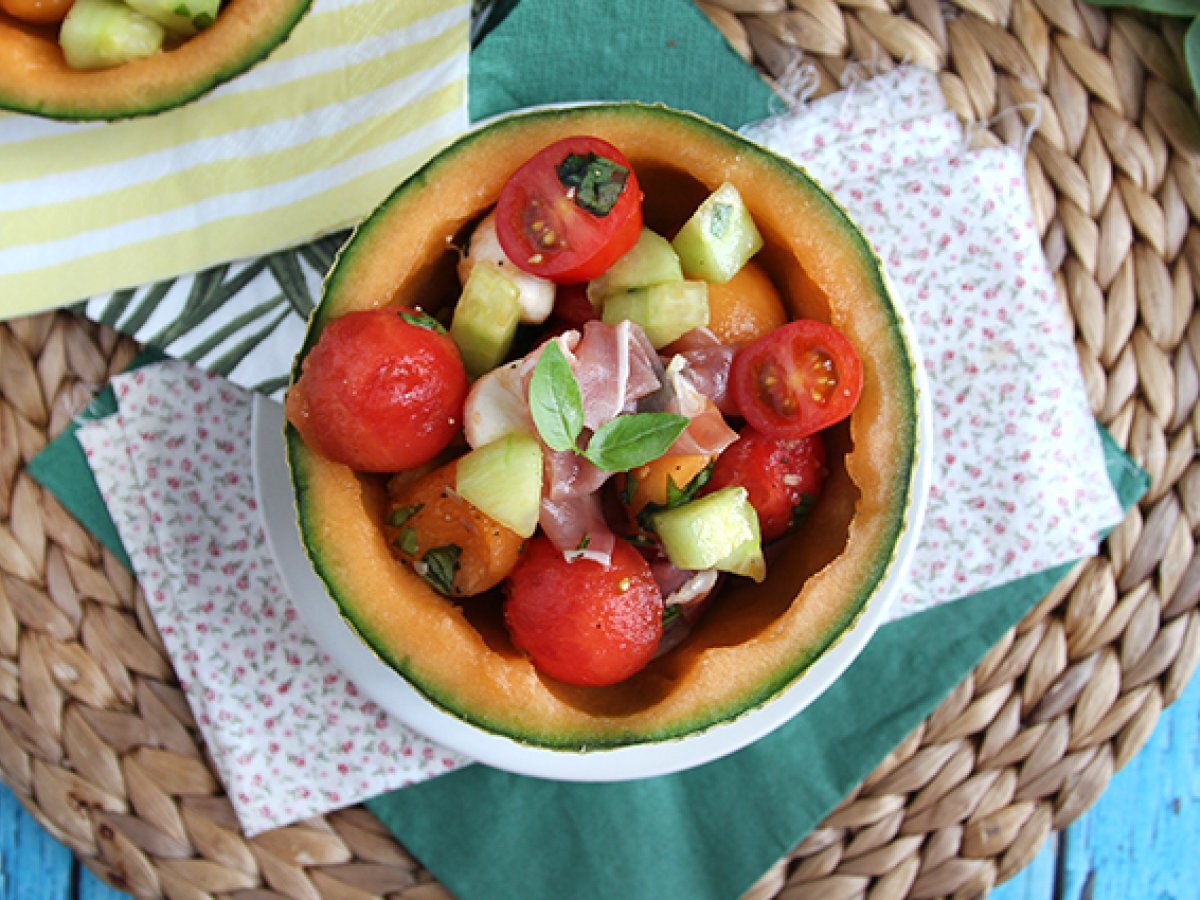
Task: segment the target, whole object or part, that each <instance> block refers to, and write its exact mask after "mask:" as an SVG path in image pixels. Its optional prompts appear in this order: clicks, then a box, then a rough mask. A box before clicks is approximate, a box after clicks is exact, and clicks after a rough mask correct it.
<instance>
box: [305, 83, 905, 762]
mask: <svg viewBox="0 0 1200 900" xmlns="http://www.w3.org/2000/svg"><path fill="white" fill-rule="evenodd" d="M573 134H593V135H597V136H599V137H601V138H603V139H605V140H607V141H609V142H611V143H612V144H614V145H615V146H617V147H618V148H620V149H621V151H622V152H623V153H624V154H625V155H626V156H627V157H628V158H629V160H630V162H631V163H632V165H633V167H634V169H635V170H636V171H637V173H638V178H639V180H640V181H641V184H642V187H643V190H644V191H645V194H646V199H645V215H646V220H647V224H648V225H649V226H650V227H652V228H654V229H655V230H657V231H659V232H660V233H664V234H668V235H669V234H671V233H673V231H674V229H676V228H678V227H679V225H681V224H682V222H683V221H684V220H685V219H686V218H687V216H688V215H689V214H690V212H691V211H692V210H693V209H694V208H695V207H696V205H697V204H698V203H699V202H700V200H702V199H703V198H704V197H705V196H706V195H707V194H708V193H709V192H710V191H711V190H712V189H714V188H716V187H717V186H718V185H720V184H721V183H722V182H724V181H730V182H733V183H734V184H735V185H736V186H737V188H738V190H739V191H740V192H741V194H742V197H743V198H744V199H745V201H746V203H747V205H748V206H749V208H750V211H751V213H752V215H753V217H754V221H755V222H756V224H757V225H758V227H759V229H760V231H761V232H762V234H763V236H764V238H765V240H766V247H765V248H764V249H763V250H762V251H761V252H760V254H759V255H758V257H756V261H757V262H758V263H759V264H760V265H761V266H763V268H764V269H766V271H767V272H768V273H769V274H770V276H771V278H772V279H773V280H774V282H775V284H776V286H777V287H779V289H780V291H781V292H782V294H783V296H784V297H785V298H786V302H787V304H788V306H789V312H790V314H791V315H792V316H793V317H806V318H817V319H821V320H824V321H827V322H831V323H832V324H834V325H836V326H837V327H839V328H840V329H842V331H843V332H844V333H845V334H846V335H847V336H848V337H849V339H850V340H851V342H852V343H853V344H854V345H855V347H856V348H857V349H858V351H859V354H860V355H861V357H862V359H863V364H864V365H863V368H864V374H865V384H864V388H863V394H862V399H861V401H860V402H859V404H858V407H857V408H856V410H855V412H854V414H853V416H852V418H851V420H850V422H849V424H845V423H844V424H843V425H841V426H838V427H835V428H834V429H832V430H831V431H830V432H829V433H828V442H827V443H828V447H829V451H830V452H829V457H830V460H831V473H830V477H829V480H828V482H827V485H826V488H825V491H824V493H823V495H822V497H821V499H820V501H819V502H818V503H817V504H816V506H815V507H814V508H813V510H812V512H811V513H810V514H809V517H808V519H807V520H806V522H805V524H804V525H803V526H802V528H801V529H800V531H799V532H798V533H796V534H795V535H793V536H791V537H790V538H788V539H786V540H785V541H784V542H783V543H782V544H780V545H777V546H775V547H773V548H770V549H771V551H772V552H769V554H768V558H769V573H768V577H767V580H766V581H765V582H764V583H763V584H761V585H755V584H753V583H751V582H749V581H745V580H741V579H734V580H731V581H730V582H728V583H727V585H726V586H725V587H724V589H723V591H722V594H721V596H720V597H719V599H718V601H717V602H716V603H715V605H714V607H713V608H712V609H711V611H710V612H708V613H707V614H706V615H705V616H704V617H703V618H702V620H701V622H700V624H699V625H698V627H697V629H696V630H695V631H694V632H693V634H692V635H691V636H690V637H689V638H688V640H687V641H686V642H685V643H684V644H683V645H682V646H680V647H678V648H676V649H674V650H672V651H670V652H668V653H666V654H664V655H662V656H660V657H659V658H658V659H656V660H655V661H653V662H652V663H651V664H650V665H649V666H648V667H647V668H646V669H645V670H643V671H642V672H641V673H639V674H638V675H636V676H634V677H633V678H632V679H630V680H628V681H626V682H623V683H621V684H619V685H616V686H612V687H606V688H576V687H570V686H567V685H563V684H560V683H558V682H555V681H552V680H550V679H548V678H544V677H542V676H541V675H539V674H538V672H537V671H536V670H535V669H534V668H533V666H532V665H531V664H530V663H529V661H528V660H527V659H526V658H525V657H523V656H522V655H521V654H520V653H518V652H517V651H515V650H514V649H513V648H512V646H511V644H510V643H509V641H508V639H507V637H506V635H505V634H504V630H503V627H502V624H501V622H500V620H499V616H498V614H497V612H496V609H497V607H498V603H497V602H496V600H495V598H490V597H483V598H478V599H476V600H469V601H466V602H465V603H464V604H463V605H462V606H461V607H460V606H458V605H456V604H454V603H451V602H450V601H448V600H446V599H445V598H443V597H441V596H439V595H438V594H436V593H435V592H433V591H432V590H430V589H429V587H428V586H427V585H426V584H425V582H424V581H422V580H421V579H420V578H418V577H416V576H415V575H413V574H412V573H411V572H409V571H408V570H407V569H406V568H405V567H403V566H402V565H400V564H398V563H396V562H394V561H393V559H392V557H391V555H390V554H389V552H388V549H387V546H386V545H385V543H384V540H383V537H382V529H381V528H380V527H379V523H380V517H381V515H382V511H383V508H384V503H383V494H384V490H383V486H382V484H380V483H379V482H378V481H372V480H370V479H368V478H365V477H361V476H358V475H356V474H355V473H354V472H352V471H350V470H349V469H347V468H346V467H344V466H341V465H338V464H336V463H332V462H329V461H328V460H325V459H322V458H320V457H318V456H317V455H315V454H314V453H312V452H310V451H309V450H308V449H307V448H306V447H305V446H304V444H303V443H302V442H301V441H300V439H299V436H298V434H297V433H296V432H295V431H294V430H292V429H289V431H288V450H289V458H290V464H291V467H292V476H293V483H294V486H295V490H296V497H297V505H298V510H299V520H300V528H301V532H302V536H303V539H304V541H305V544H306V546H307V549H308V551H309V554H310V557H311V559H312V562H313V564H314V567H315V568H316V570H317V572H318V574H319V575H320V576H321V578H322V579H323V580H324V581H325V584H326V585H327V587H328V590H329V593H330V595H331V596H332V597H333V598H334V600H335V601H336V602H337V603H338V605H339V606H340V608H341V611H342V614H343V615H344V617H345V618H346V619H347V620H348V621H349V622H350V623H351V624H352V625H353V627H354V628H355V629H356V630H357V631H358V633H359V634H360V635H361V636H362V638H363V640H365V641H366V642H367V643H368V644H369V645H370V646H371V647H372V648H373V649H374V650H375V652H376V653H377V654H378V655H379V656H380V657H381V658H382V659H383V660H385V661H386V662H387V663H388V664H390V665H391V666H392V667H394V668H395V669H396V670H397V671H398V672H400V673H401V674H402V675H403V676H404V677H405V678H406V679H408V680H409V681H410V682H411V683H412V684H413V685H415V686H416V687H417V688H418V689H419V690H420V691H421V692H423V693H424V694H425V695H426V696H427V697H429V698H430V699H431V700H432V701H433V702H434V703H436V704H439V705H440V706H442V707H444V708H445V709H446V710H448V711H450V712H451V713H453V714H455V715H457V716H459V717H461V718H462V719H465V720H467V721H469V722H472V723H475V724H477V725H479V726H480V727H482V728H485V729H487V730H490V731H494V732H498V733H501V734H505V735H509V736H511V737H513V738H516V739H518V740H520V741H523V742H527V743H531V744H536V745H542V746H550V747H557V748H573V749H586V748H597V747H611V746H619V745H626V744H636V743H644V742H650V741H658V740H664V739H668V738H673V737H678V736H681V735H686V734H689V733H691V732H694V731H697V730H701V729H704V728H706V727H708V726H711V725H714V724H716V723H719V722H722V721H725V720H727V719H730V718H733V717H736V716H737V715H739V714H741V713H743V712H745V711H747V710H750V709H752V708H754V707H757V706H759V705H760V704H762V703H764V702H765V701H768V700H769V699H770V698H772V697H774V696H776V695H777V694H779V693H780V692H781V691H782V690H783V689H785V688H786V687H787V686H788V685H790V684H792V683H793V682H794V681H795V680H796V679H798V678H800V677H802V676H803V673H804V671H805V670H806V668H807V667H808V666H809V665H811V663H812V662H813V661H814V660H815V659H816V658H817V657H818V656H820V654H821V653H823V652H824V651H825V650H826V649H827V648H829V647H830V646H831V645H832V644H833V643H834V642H836V641H837V640H838V638H839V636H840V635H842V634H843V633H844V631H845V630H846V629H847V628H848V627H849V626H850V625H851V624H852V623H853V622H854V621H855V619H856V618H857V617H858V616H859V615H860V614H861V613H862V611H863V610H864V608H865V606H866V604H867V603H868V602H870V600H871V599H872V597H873V596H875V595H876V592H877V590H878V588H879V587H880V584H881V582H882V580H883V578H884V576H885V574H886V573H887V571H888V570H889V567H890V565H891V564H892V562H893V560H894V558H895V552H896V545H897V540H898V538H899V536H900V534H901V531H902V529H903V527H904V525H905V521H906V515H907V512H908V509H909V506H910V502H911V500H912V490H913V473H914V459H915V452H916V442H917V413H916V402H917V401H916V389H915V386H914V372H913V361H912V358H911V356H910V354H909V350H908V347H907V345H906V343H905V339H904V336H903V333H902V329H901V327H900V324H899V322H898V318H897V313H896V310H895V307H894V306H893V302H892V300H891V298H890V296H889V294H888V291H887V288H886V285H885V281H884V279H883V277H882V274H881V271H880V265H879V261H878V259H877V258H876V256H875V254H874V252H873V251H872V250H871V248H870V247H869V245H868V244H867V243H866V241H865V240H864V238H863V237H862V235H861V234H860V233H859V231H858V230H857V229H856V228H855V227H854V226H853V225H852V224H851V223H850V221H849V220H848V219H847V218H846V216H845V214H844V213H843V211H842V210H841V208H840V207H838V206H837V205H836V204H835V203H834V202H833V201H831V200H830V198H829V197H828V196H827V195H826V194H825V193H824V192H823V191H822V190H821V189H820V188H819V187H818V186H816V185H815V184H814V183H813V182H812V181H811V180H810V179H809V178H808V177H807V176H806V175H805V174H804V173H803V172H802V171H801V170H800V169H798V168H796V167H795V166H793V165H792V164H790V163H789V162H787V161H785V160H784V159H782V158H780V157H778V156H775V155H773V154H770V153H768V152H766V151H764V150H762V149H760V148H758V147H756V146H754V145H751V144H749V143H747V142H746V141H744V140H742V139H741V138H739V137H738V136H737V135H735V134H734V133H732V132H730V131H727V130H725V129H723V128H720V127H718V126H715V125H713V124H711V123H709V122H707V121H706V120H703V119H701V118H698V117H695V116H692V115H688V114H683V113H679V112H675V111H671V110H667V109H665V108H662V107H657V106H645V105H639V104H613V105H599V106H589V107H580V108H568V109H553V110H546V111H537V112H533V113H526V114H522V115H519V116H517V117H513V118H508V119H503V120H500V121H498V122H496V123H493V124H491V125H490V126H488V127H485V128H484V129H482V130H480V131H477V132H474V133H472V134H470V135H468V136H466V137H465V138H463V139H462V140H460V141H459V142H457V143H456V144H454V145H452V146H451V147H450V148H449V149H447V150H446V151H445V152H443V153H442V154H440V155H439V156H438V157H436V158H435V159H434V160H433V161H431V162H430V163H429V164H428V165H426V166H425V167H424V168H423V169H421V170H420V171H419V172H417V173H416V174H415V175H414V176H412V177H411V178H410V179H409V180H407V181H406V182H405V183H404V184H402V185H401V186H400V187H399V188H398V189H397V190H396V191H395V192H394V193H393V194H392V195H391V196H390V197H389V198H388V199H387V200H386V202H384V203H383V204H382V205H381V206H380V207H379V208H378V210H377V211H376V212H375V213H374V214H373V215H372V216H371V217H370V218H369V219H368V220H367V221H365V222H364V223H363V224H362V225H361V226H360V227H359V229H358V230H357V231H356V233H355V234H354V236H353V238H352V240H351V241H350V242H349V244H348V245H347V246H346V247H345V249H344V250H343V252H342V253H341V255H340V257H339V259H338V261H337V264H336V265H335V267H334V270H333V272H332V273H331V275H330V277H329V279H328V281H327V284H326V289H325V294H324V297H323V299H322V302H321V304H320V306H319V308H318V310H317V312H316V314H315V315H314V317H313V320H312V323H311V326H310V331H309V334H308V337H307V341H306V344H305V349H304V350H303V351H302V352H301V354H300V356H299V357H298V358H297V367H298V366H299V364H300V362H301V360H302V359H303V355H304V352H306V351H307V349H308V348H309V347H311V346H312V344H313V343H314V342H315V341H316V339H317V337H318V336H319V334H320V331H321V328H322V327H323V326H324V325H325V324H326V323H327V322H329V321H330V320H332V319H333V318H335V317H337V316H339V315H342V314H343V313H346V312H349V311H351V310H355V309H363V308H372V307H377V306H381V305H385V304H389V303H401V304H405V305H421V306H423V307H425V308H426V309H434V310H435V309H436V308H437V307H438V306H439V305H441V304H444V303H448V302H453V299H454V297H455V291H456V288H455V282H454V280H453V269H454V262H455V259H456V251H455V249H454V246H453V245H454V242H456V241H460V240H461V239H462V237H463V235H464V234H465V233H467V232H468V231H469V229H470V227H471V225H472V224H473V223H474V222H475V221H477V220H478V218H479V217H480V216H482V215H483V214H484V213H485V212H486V211H487V210H488V209H489V208H490V207H491V206H492V205H493V204H494V203H495V201H496V198H497V195H498V194H499V191H500V188H501V186H502V185H503V184H504V182H505V180H506V179H507V177H508V176H509V174H510V173H512V172H513V171H514V170H515V169H516V168H517V167H518V166H519V165H520V164H521V163H523V162H524V161H525V160H526V159H527V158H529V157H530V156H531V155H533V154H534V153H535V152H536V151H538V150H539V149H541V148H542V147H544V146H546V145H547V144H549V143H551V142H552V141H554V140H557V139H558V138H562V137H566V136H568V135H573ZM297 371H298V368H297Z"/></svg>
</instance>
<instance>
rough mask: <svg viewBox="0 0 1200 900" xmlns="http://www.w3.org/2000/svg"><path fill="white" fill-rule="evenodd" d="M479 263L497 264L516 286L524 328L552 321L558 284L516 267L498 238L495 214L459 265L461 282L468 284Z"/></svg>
mask: <svg viewBox="0 0 1200 900" xmlns="http://www.w3.org/2000/svg"><path fill="white" fill-rule="evenodd" d="M479 261H483V262H490V263H495V264H496V265H497V266H499V267H500V268H501V269H503V270H504V274H506V275H507V276H508V277H509V278H511V279H512V280H513V283H514V284H516V286H517V291H518V292H519V293H518V296H517V303H518V304H519V305H520V307H521V313H520V321H521V324H522V325H540V324H541V323H542V322H545V321H546V320H547V319H548V318H550V312H551V310H553V309H554V282H553V281H547V280H546V279H545V278H538V277H537V276H536V275H530V274H529V273H528V272H526V271H524V270H523V269H519V268H518V267H517V266H515V265H514V264H513V261H512V260H511V259H509V258H508V256H507V255H506V254H505V253H504V248H503V247H501V246H500V238H499V237H498V236H497V235H496V215H495V213H488V214H487V218H485V219H484V220H483V221H482V222H480V223H479V224H478V225H477V226H476V227H475V231H474V233H473V234H472V235H471V243H470V244H469V245H468V247H467V253H466V255H465V256H464V257H462V259H460V260H459V263H458V278H459V281H461V282H462V283H463V284H466V283H467V276H468V275H470V274H471V269H472V267H473V266H474V265H475V263H477V262H479Z"/></svg>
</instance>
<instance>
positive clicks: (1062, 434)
mask: <svg viewBox="0 0 1200 900" xmlns="http://www.w3.org/2000/svg"><path fill="white" fill-rule="evenodd" d="M881 122H884V123H885V124H881ZM813 123H817V125H819V127H813ZM750 133H751V136H752V137H754V138H756V139H758V140H761V141H763V142H764V143H765V144H767V145H768V146H770V147H771V148H772V149H774V150H776V151H778V152H781V153H783V154H785V155H788V156H790V157H791V158H793V159H794V160H796V161H797V162H798V163H800V164H801V165H803V166H804V167H805V168H806V169H807V170H808V172H809V174H811V175H812V176H813V177H814V178H816V179H817V180H818V181H819V182H820V183H821V184H822V185H823V186H824V187H825V188H826V190H828V191H829V192H830V193H831V194H832V196H833V197H834V198H835V199H837V200H838V201H839V202H840V203H841V204H842V206H843V207H844V208H845V209H846V211H847V212H848V214H849V215H850V217H851V218H852V219H853V220H854V221H855V222H856V223H857V224H858V225H859V226H860V227H861V228H862V230H863V232H864V233H865V234H866V236H867V238H868V239H869V240H870V241H871V243H872V244H873V245H874V247H875V248H876V251H877V252H878V254H879V256H880V258H881V259H882V260H883V262H884V267H885V269H886V270H887V272H888V273H889V275H890V277H891V280H892V283H893V285H894V287H895V293H896V295H897V297H898V299H899V300H900V301H901V302H902V304H903V305H904V307H905V308H906V309H907V311H908V314H909V318H910V319H911V321H912V323H913V325H914V331H915V333H916V335H917V342H918V343H919V345H920V348H921V351H922V354H923V356H924V360H925V369H926V374H927V376H928V380H929V385H930V393H931V399H932V404H933V416H932V418H933V423H934V441H933V444H934V445H933V448H932V452H933V460H932V461H933V473H932V478H931V483H932V490H931V494H930V499H929V507H928V512H927V517H926V521H925V527H924V528H923V530H922V532H921V540H920V542H919V544H918V547H917V550H916V554H915V557H914V561H913V565H912V568H911V569H910V571H909V578H908V586H907V590H906V591H905V592H904V594H903V596H902V597H901V598H900V600H899V601H898V602H897V603H896V605H895V606H894V607H893V608H892V618H899V617H902V616H906V615H910V614H912V613H914V612H918V611H920V610H922V609H928V608H929V607H931V606H933V605H935V604H938V603H944V602H946V601H948V600H954V599H956V598H960V597H963V596H966V595H968V594H973V593H976V592H978V591H982V590H985V589H987V588H990V587H995V586H997V585H1000V584H1004V583H1006V582H1009V581H1012V580H1014V579H1016V578H1019V577H1021V576H1024V575H1029V574H1032V573H1034V572H1040V571H1043V570H1045V569H1048V568H1051V567H1053V566H1056V565H1060V564H1062V563H1066V562H1070V561H1072V560H1075V559H1078V558H1080V557H1082V556H1086V555H1090V554H1092V553H1094V552H1095V550H1096V546H1097V542H1098V540H1099V535H1100V533H1101V532H1102V531H1103V530H1104V529H1107V528H1111V527H1112V526H1114V525H1116V524H1117V523H1118V522H1119V521H1120V520H1121V517H1122V513H1121V507H1120V503H1119V501H1118V499H1117V496H1116V493H1115V491H1114V490H1113V489H1112V485H1111V482H1110V481H1109V479H1108V477H1107V473H1106V470H1105V465H1104V454H1103V450H1102V448H1101V444H1100V439H1099V434H1098V432H1097V431H1096V424H1095V419H1094V417H1093V415H1092V413H1091V410H1090V409H1089V407H1088V402H1087V395H1086V393H1085V390H1084V385H1083V377H1082V375H1081V374H1080V371H1079V363H1078V358H1077V356H1076V353H1075V347H1074V344H1073V341H1072V334H1071V329H1070V323H1069V321H1068V319H1067V317H1066V315H1065V314H1064V312H1063V307H1062V304H1061V302H1060V301H1059V299H1058V294H1057V291H1056V290H1055V286H1054V281H1053V278H1052V276H1051V273H1050V272H1049V269H1048V267H1047V265H1046V260H1045V256H1044V254H1043V252H1042V247H1041V243H1040V240H1039V237H1038V232H1037V228H1036V227H1035V225H1034V222H1033V212H1032V210H1031V208H1030V206H1029V195H1028V192H1027V189H1026V185H1025V174H1024V166H1023V164H1022V160H1021V157H1020V155H1019V154H1018V153H1017V152H1016V151H1014V150H1012V149H1011V148H1008V147H1003V148H999V149H989V150H978V151H968V150H967V149H966V146H965V143H966V142H965V139H964V135H963V132H962V127H961V125H960V124H959V122H958V119H957V117H956V116H955V115H954V114H953V113H952V112H951V111H950V110H949V109H948V108H947V106H946V103H945V99H944V98H943V96H942V94H941V91H940V89H939V88H938V84H937V76H936V75H935V74H934V73H933V72H930V71H927V70H925V69H921V68H917V67H900V68H898V69H896V70H894V71H893V72H890V73H887V74H885V75H880V76H878V77H876V78H874V79H872V80H871V81H870V82H867V83H862V84H858V85H855V86H854V87H852V88H850V89H847V90H846V91H843V92H841V93H839V94H835V95H833V96H831V97H827V98H824V99H822V100H818V101H815V102H813V103H811V104H809V105H808V106H807V107H801V108H799V109H797V110H796V111H794V112H791V113H789V114H787V115H785V116H783V117H781V118H778V119H772V120H768V121H767V122H765V123H758V124H756V125H755V126H752V127H751V129H750Z"/></svg>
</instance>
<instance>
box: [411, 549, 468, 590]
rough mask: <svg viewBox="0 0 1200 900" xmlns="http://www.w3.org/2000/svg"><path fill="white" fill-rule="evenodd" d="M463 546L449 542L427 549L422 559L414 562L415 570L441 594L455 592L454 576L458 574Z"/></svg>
mask: <svg viewBox="0 0 1200 900" xmlns="http://www.w3.org/2000/svg"><path fill="white" fill-rule="evenodd" d="M460 556H462V547H459V546H458V545H457V544H447V545H446V546H444V547H434V548H433V549H432V550H427V551H426V552H425V555H424V556H422V557H421V559H420V561H419V562H417V563H414V564H413V571H415V572H416V573H417V574H418V575H420V576H421V577H422V578H424V579H425V580H426V581H428V582H429V585H430V586H431V587H432V588H433V589H434V590H435V591H437V592H438V593H439V594H445V595H446V596H447V597H448V596H450V595H451V594H452V593H454V576H455V575H457V574H458V558H459V557H460Z"/></svg>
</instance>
